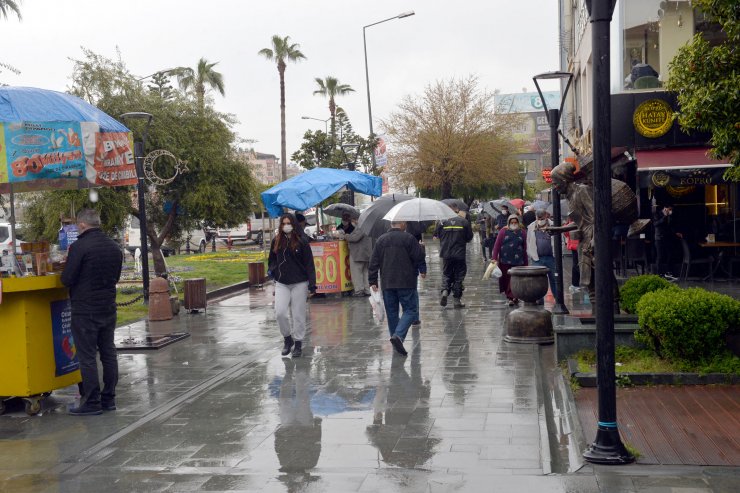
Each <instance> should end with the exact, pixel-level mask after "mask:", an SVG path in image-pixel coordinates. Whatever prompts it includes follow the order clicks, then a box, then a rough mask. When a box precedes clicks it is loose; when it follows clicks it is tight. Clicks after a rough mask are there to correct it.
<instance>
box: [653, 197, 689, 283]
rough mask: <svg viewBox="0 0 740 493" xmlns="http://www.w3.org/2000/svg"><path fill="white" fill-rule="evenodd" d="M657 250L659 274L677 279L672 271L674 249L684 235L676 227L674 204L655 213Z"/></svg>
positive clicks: (667, 205)
mask: <svg viewBox="0 0 740 493" xmlns="http://www.w3.org/2000/svg"><path fill="white" fill-rule="evenodd" d="M653 224H654V226H655V251H656V253H657V257H658V258H657V259H656V263H657V264H658V275H659V276H662V277H665V278H666V279H668V280H669V281H675V280H677V277H676V276H674V275H673V274H672V273H671V260H672V256H673V250H674V247H675V245H676V242H677V241H678V239H680V238H683V235H682V234H681V233H679V232H677V231H676V230H675V229H674V224H673V206H672V205H670V204H665V205H664V206H663V208H662V209H660V210H659V211H657V213H656V215H655V221H654V223H653Z"/></svg>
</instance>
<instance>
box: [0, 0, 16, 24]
mask: <svg viewBox="0 0 740 493" xmlns="http://www.w3.org/2000/svg"><path fill="white" fill-rule="evenodd" d="M18 3H19V2H16V1H15V0H0V17H5V20H7V19H8V14H9V13H10V12H15V15H17V16H18V20H21V8H20V7H19V6H18Z"/></svg>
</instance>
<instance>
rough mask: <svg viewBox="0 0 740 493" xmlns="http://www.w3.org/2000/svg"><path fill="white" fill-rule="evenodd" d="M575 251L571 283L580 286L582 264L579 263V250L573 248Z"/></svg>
mask: <svg viewBox="0 0 740 493" xmlns="http://www.w3.org/2000/svg"><path fill="white" fill-rule="evenodd" d="M571 252H572V253H573V266H572V267H571V268H570V278H571V279H570V285H571V286H575V287H578V286H580V285H581V266H580V265H578V250H571Z"/></svg>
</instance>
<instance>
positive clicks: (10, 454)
mask: <svg viewBox="0 0 740 493" xmlns="http://www.w3.org/2000/svg"><path fill="white" fill-rule="evenodd" d="M471 248H472V247H471ZM471 257H473V258H471V261H470V267H469V274H468V281H467V290H466V292H465V296H464V301H465V302H466V303H467V307H466V308H464V309H458V310H455V309H453V308H452V307H451V306H448V307H447V308H444V309H443V308H441V307H440V306H439V302H438V292H439V286H440V270H441V266H440V264H439V259H438V258H436V252H434V253H432V256H431V258H430V259H429V261H430V263H429V272H430V275H429V277H428V278H427V279H426V280H421V281H420V300H421V320H422V324H421V326H420V327H419V328H413V329H412V330H411V331H410V332H409V336H408V338H407V340H406V347H407V349H408V350H409V356H408V357H406V358H403V357H400V356H397V355H396V354H394V352H393V351H392V348H391V345H390V343H389V342H388V330H387V327H386V325H385V324H384V323H383V324H381V323H378V322H377V321H375V320H374V319H373V315H372V311H371V307H370V304H369V303H368V300H367V299H365V298H338V297H328V298H326V299H323V300H315V301H312V302H311V303H310V304H309V310H310V314H309V324H310V329H309V332H310V335H309V336H308V338H307V341H306V349H305V351H304V357H303V358H300V359H295V360H294V359H288V358H281V357H280V354H279V348H280V345H281V344H280V343H281V340H280V339H281V338H280V336H279V331H278V328H277V324H276V321H275V317H274V312H273V309H272V305H271V303H272V292H271V289H270V287H267V288H266V289H264V290H262V289H254V290H250V291H249V292H247V293H243V294H240V295H237V296H234V297H232V298H229V299H226V300H223V301H221V302H219V303H217V304H214V305H211V306H210V308H209V309H208V311H207V312H206V313H199V314H193V315H189V314H185V313H184V312H183V314H181V315H180V316H179V317H177V318H176V319H175V320H174V321H172V322H160V323H158V324H151V326H149V325H147V324H146V323H144V322H140V323H137V324H133V325H132V326H131V327H129V328H126V327H124V328H122V329H119V330H118V331H117V332H118V337H119V338H123V337H127V336H128V335H129V333H132V334H134V335H136V334H142V333H144V332H146V331H158V332H168V331H187V332H189V333H191V337H190V338H188V339H185V340H183V341H180V342H177V343H175V344H173V345H171V346H169V347H166V348H164V349H161V350H158V351H141V352H129V353H121V354H120V355H119V361H120V370H121V374H120V383H119V387H118V398H117V401H118V402H117V404H118V410H117V411H115V412H110V413H106V414H104V415H102V416H93V417H72V416H68V415H66V413H65V409H66V406H67V405H69V404H70V403H73V402H74V399H75V397H76V388H68V389H62V390H60V391H56V392H54V394H53V395H52V396H51V397H50V398H49V399H47V400H46V402H45V403H44V411H43V413H42V414H41V415H39V416H34V417H29V416H26V415H25V414H24V413H23V412H22V409H21V407H18V408H17V409H12V408H11V409H10V412H9V413H8V414H7V415H5V416H2V417H0V491H3V492H5V491H9V492H10V491H12V492H77V491H95V492H106V493H114V492H119V491H120V492H132V491H135V492H148V491H152V492H154V491H327V492H335V491H434V492H436V491H504V492H506V491H518V492H530V491H531V492H551V491H552V492H564V491H584V492H586V491H598V490H599V488H598V485H597V481H596V478H595V476H594V475H593V474H581V475H578V474H575V475H565V476H561V475H554V474H549V473H550V470H549V462H548V460H549V459H548V454H549V453H548V452H547V450H548V445H547V443H546V441H547V431H546V430H545V429H544V426H545V425H544V423H545V417H544V416H543V411H542V406H541V405H540V404H538V398H537V388H536V385H537V382H536V378H535V363H536V362H535V359H536V350H537V349H536V346H535V347H533V346H529V345H516V344H507V343H505V342H503V335H504V334H503V318H504V316H505V314H506V311H507V308H506V306H505V304H504V299H503V298H502V297H501V296H500V295H499V294H498V289H497V285H496V283H495V282H482V281H480V278H481V276H482V272H483V268H484V264H483V263H482V262H481V261H480V260H479V258H478V256H477V255H471Z"/></svg>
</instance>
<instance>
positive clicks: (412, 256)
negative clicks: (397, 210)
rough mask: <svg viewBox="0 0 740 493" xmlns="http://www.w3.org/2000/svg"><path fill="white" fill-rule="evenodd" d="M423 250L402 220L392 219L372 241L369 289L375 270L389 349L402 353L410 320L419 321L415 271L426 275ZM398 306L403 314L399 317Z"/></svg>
mask: <svg viewBox="0 0 740 493" xmlns="http://www.w3.org/2000/svg"><path fill="white" fill-rule="evenodd" d="M426 271H427V266H426V261H425V259H424V250H423V249H422V247H421V245H419V242H418V241H417V240H416V238H414V237H413V235H411V234H409V233H407V232H406V223H405V222H392V223H391V229H390V231H388V232H387V233H385V234H384V235H382V236H381V237H380V238H378V241H377V242H376V243H375V248H374V249H373V255H372V257H371V258H370V267H369V281H370V289H372V290H373V291H375V292H377V291H378V273H380V280H381V286H382V288H383V304H384V305H385V313H386V317H387V318H388V331H389V332H390V335H391V339H390V340H391V344H392V345H393V349H395V350H396V352H398V353H399V354H401V355H403V356H406V355H407V354H408V353H407V352H406V349H405V348H404V347H403V341H404V339H406V333H408V331H409V327H411V323H412V322H414V321H415V320H419V297H418V293H417V291H416V283H417V273H420V274H421V277H422V278H424V277H426ZM399 305H400V306H401V309H402V310H403V313H402V314H401V316H400V317H399V308H398V307H399Z"/></svg>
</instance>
